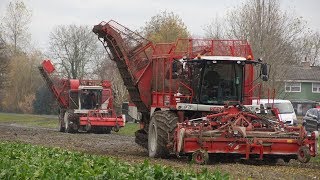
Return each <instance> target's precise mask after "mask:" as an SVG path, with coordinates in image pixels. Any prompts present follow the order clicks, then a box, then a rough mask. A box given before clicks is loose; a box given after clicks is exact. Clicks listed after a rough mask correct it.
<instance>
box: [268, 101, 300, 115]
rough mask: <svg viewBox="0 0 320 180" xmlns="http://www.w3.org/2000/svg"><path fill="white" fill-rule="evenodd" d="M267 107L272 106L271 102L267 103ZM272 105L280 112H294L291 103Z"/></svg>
mask: <svg viewBox="0 0 320 180" xmlns="http://www.w3.org/2000/svg"><path fill="white" fill-rule="evenodd" d="M267 107H272V104H267ZM274 107H275V108H278V110H279V113H280V114H289V113H293V112H294V109H293V107H292V104H291V103H274Z"/></svg>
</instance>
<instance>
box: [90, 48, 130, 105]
mask: <svg viewBox="0 0 320 180" xmlns="http://www.w3.org/2000/svg"><path fill="white" fill-rule="evenodd" d="M94 72H95V74H96V76H97V77H98V78H99V79H103V80H109V81H111V82H112V90H113V95H114V100H115V101H114V102H115V107H116V108H117V109H119V108H120V107H121V105H122V102H126V101H128V91H127V88H126V87H125V86H124V84H123V80H122V78H121V76H120V73H119V70H118V68H117V66H116V64H115V62H114V61H111V60H110V59H109V57H108V56H107V55H106V53H105V49H100V48H99V49H98V52H97V53H96V56H95V67H94Z"/></svg>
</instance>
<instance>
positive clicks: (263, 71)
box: [260, 64, 269, 81]
mask: <svg viewBox="0 0 320 180" xmlns="http://www.w3.org/2000/svg"><path fill="white" fill-rule="evenodd" d="M260 74H261V78H262V80H263V81H268V79H269V71H268V65H267V64H261V72H260Z"/></svg>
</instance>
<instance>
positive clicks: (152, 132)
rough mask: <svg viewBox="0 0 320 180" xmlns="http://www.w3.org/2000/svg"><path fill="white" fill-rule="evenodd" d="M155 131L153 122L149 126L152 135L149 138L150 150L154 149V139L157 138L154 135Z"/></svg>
mask: <svg viewBox="0 0 320 180" xmlns="http://www.w3.org/2000/svg"><path fill="white" fill-rule="evenodd" d="M155 132H156V127H155V125H154V124H152V127H151V134H152V136H151V139H150V149H151V151H152V152H153V151H155V150H156V139H157V137H156V133H155Z"/></svg>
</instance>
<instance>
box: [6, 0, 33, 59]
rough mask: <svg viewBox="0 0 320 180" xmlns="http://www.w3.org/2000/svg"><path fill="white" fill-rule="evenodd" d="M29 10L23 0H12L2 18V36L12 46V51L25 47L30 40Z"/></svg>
mask: <svg viewBox="0 0 320 180" xmlns="http://www.w3.org/2000/svg"><path fill="white" fill-rule="evenodd" d="M31 16H32V15H31V10H29V9H28V8H27V7H26V5H25V4H24V2H23V1H20V0H13V1H11V2H10V3H9V5H8V6H7V9H6V14H5V16H4V18H3V20H2V22H3V24H2V28H3V29H4V32H3V33H4V37H5V40H6V42H7V43H8V44H9V45H12V46H13V50H14V53H16V52H17V50H18V49H19V48H20V49H22V48H24V47H26V46H27V45H28V44H29V42H30V33H29V32H28V25H29V23H30V22H31Z"/></svg>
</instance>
